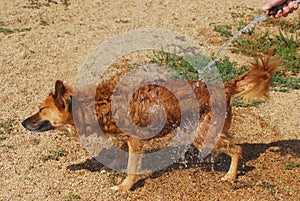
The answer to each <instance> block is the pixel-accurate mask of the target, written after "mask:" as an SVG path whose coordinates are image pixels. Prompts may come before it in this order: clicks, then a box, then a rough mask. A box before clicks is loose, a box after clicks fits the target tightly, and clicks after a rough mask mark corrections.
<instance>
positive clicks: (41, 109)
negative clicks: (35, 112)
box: [39, 107, 47, 112]
mask: <svg viewBox="0 0 300 201" xmlns="http://www.w3.org/2000/svg"><path fill="white" fill-rule="evenodd" d="M46 108H47V107H42V108H40V110H39V112H42V111H43V110H44V109H46Z"/></svg>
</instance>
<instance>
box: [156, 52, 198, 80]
mask: <svg viewBox="0 0 300 201" xmlns="http://www.w3.org/2000/svg"><path fill="white" fill-rule="evenodd" d="M153 54H154V58H152V62H153V63H155V64H158V65H161V66H166V67H169V68H171V69H173V70H175V71H176V72H177V73H178V74H179V75H180V76H181V77H182V78H183V79H189V80H196V79H198V73H197V70H196V69H195V68H194V67H193V65H192V63H191V62H192V61H191V59H192V58H184V57H182V56H178V55H176V54H173V53H169V52H166V51H163V50H160V51H158V52H156V51H154V52H153ZM199 65H201V64H199Z"/></svg>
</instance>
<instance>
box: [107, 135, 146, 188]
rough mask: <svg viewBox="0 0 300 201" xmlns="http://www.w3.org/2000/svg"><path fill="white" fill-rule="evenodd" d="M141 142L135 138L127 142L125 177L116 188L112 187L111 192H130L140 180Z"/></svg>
mask: <svg viewBox="0 0 300 201" xmlns="http://www.w3.org/2000/svg"><path fill="white" fill-rule="evenodd" d="M141 147H142V144H141V140H139V139H137V138H130V139H129V141H128V151H129V158H128V165H127V174H128V175H127V177H126V178H125V180H124V181H123V182H122V183H121V184H120V185H118V186H114V187H112V189H113V190H130V189H131V188H132V187H133V185H134V184H135V183H136V182H137V181H138V180H139V179H140V176H139V175H138V174H140V168H141V165H142V153H141Z"/></svg>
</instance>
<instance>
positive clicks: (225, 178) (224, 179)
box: [221, 174, 236, 183]
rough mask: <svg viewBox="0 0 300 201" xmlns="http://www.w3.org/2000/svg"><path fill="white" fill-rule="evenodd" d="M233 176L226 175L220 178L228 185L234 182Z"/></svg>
mask: <svg viewBox="0 0 300 201" xmlns="http://www.w3.org/2000/svg"><path fill="white" fill-rule="evenodd" d="M235 179H236V178H235V175H233V174H226V175H225V176H224V177H222V178H221V181H227V182H230V183H234V182H235Z"/></svg>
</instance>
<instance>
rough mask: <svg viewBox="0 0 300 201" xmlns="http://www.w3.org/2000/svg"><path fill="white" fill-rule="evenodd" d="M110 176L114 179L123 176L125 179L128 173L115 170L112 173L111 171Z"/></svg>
mask: <svg viewBox="0 0 300 201" xmlns="http://www.w3.org/2000/svg"><path fill="white" fill-rule="evenodd" d="M108 177H109V178H110V179H112V180H114V179H117V178H119V177H121V178H122V179H125V178H126V177H127V174H126V173H122V172H118V171H115V170H114V171H112V172H111V173H109V175H108Z"/></svg>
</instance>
